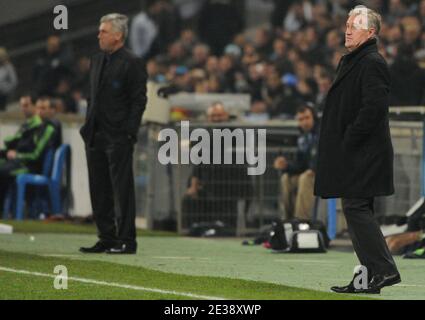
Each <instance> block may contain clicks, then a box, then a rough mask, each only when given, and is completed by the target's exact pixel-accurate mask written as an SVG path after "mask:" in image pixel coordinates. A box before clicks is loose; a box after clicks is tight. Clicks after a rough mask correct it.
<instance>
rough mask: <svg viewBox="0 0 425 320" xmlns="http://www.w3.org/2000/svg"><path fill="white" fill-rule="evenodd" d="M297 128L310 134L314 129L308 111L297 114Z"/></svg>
mask: <svg viewBox="0 0 425 320" xmlns="http://www.w3.org/2000/svg"><path fill="white" fill-rule="evenodd" d="M297 120H298V126H299V127H300V128H301V130H302V131H303V132H310V131H311V130H312V129H313V127H314V118H313V114H312V113H311V111H310V110H304V111H303V112H298V113H297Z"/></svg>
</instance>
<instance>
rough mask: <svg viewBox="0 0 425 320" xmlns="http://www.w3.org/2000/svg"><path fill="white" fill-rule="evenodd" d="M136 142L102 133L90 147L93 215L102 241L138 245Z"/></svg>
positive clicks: (89, 161)
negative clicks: (136, 220) (134, 157)
mask: <svg viewBox="0 0 425 320" xmlns="http://www.w3.org/2000/svg"><path fill="white" fill-rule="evenodd" d="M133 149H134V148H133V143H132V142H131V141H130V140H128V141H123V142H122V143H117V142H113V143H112V142H110V141H108V139H106V137H105V135H104V134H102V133H100V132H98V133H96V135H95V137H94V141H93V143H92V144H91V145H90V146H88V147H87V148H86V154H87V165H88V171H89V184H90V197H91V202H92V208H93V217H94V220H95V222H96V226H97V229H98V233H99V238H100V240H101V241H105V242H107V243H117V242H118V243H125V244H127V245H133V244H134V245H136V226H135V218H136V203H135V202H136V200H135V191H134V177H133Z"/></svg>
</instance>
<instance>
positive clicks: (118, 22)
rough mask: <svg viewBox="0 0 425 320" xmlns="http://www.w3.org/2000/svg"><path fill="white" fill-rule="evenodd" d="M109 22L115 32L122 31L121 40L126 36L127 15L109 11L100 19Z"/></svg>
mask: <svg viewBox="0 0 425 320" xmlns="http://www.w3.org/2000/svg"><path fill="white" fill-rule="evenodd" d="M104 22H109V23H111V25H112V29H113V30H114V31H115V32H121V33H122V39H123V41H124V40H125V39H127V36H128V17H127V16H126V15H124V14H120V13H110V14H107V15H106V16H103V17H102V18H101V19H100V23H104Z"/></svg>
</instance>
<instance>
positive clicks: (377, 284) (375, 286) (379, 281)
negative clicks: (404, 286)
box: [365, 272, 401, 293]
mask: <svg viewBox="0 0 425 320" xmlns="http://www.w3.org/2000/svg"><path fill="white" fill-rule="evenodd" d="M400 282H401V278H400V274H399V273H398V272H397V273H394V274H390V275H385V276H384V275H380V274H377V275H374V276H373V278H372V280H371V281H370V282H369V285H368V286H369V288H368V289H365V291H373V290H381V289H382V288H383V287H389V286H393V285H395V284H397V283H400ZM365 293H369V292H365Z"/></svg>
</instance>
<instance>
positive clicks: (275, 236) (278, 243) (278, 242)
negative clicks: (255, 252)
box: [269, 220, 289, 251]
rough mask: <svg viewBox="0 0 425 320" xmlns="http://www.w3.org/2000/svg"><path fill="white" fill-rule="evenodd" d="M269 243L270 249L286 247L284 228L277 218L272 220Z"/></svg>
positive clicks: (285, 248)
mask: <svg viewBox="0 0 425 320" xmlns="http://www.w3.org/2000/svg"><path fill="white" fill-rule="evenodd" d="M269 243H270V248H271V249H272V250H276V251H282V250H287V249H288V247H289V246H288V240H287V239H286V233H285V228H284V225H283V223H282V221H280V220H277V221H273V222H272V228H271V230H270V237H269Z"/></svg>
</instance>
